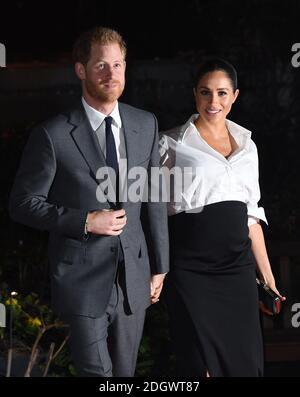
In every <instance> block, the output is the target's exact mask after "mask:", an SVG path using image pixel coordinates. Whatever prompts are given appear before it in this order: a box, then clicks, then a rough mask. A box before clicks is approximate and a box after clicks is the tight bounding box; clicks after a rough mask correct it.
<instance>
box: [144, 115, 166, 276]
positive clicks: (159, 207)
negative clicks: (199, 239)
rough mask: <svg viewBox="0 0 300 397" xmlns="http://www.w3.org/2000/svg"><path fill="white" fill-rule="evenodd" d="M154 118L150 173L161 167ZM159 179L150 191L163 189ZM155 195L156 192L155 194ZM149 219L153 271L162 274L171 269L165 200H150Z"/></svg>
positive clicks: (151, 182)
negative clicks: (159, 184)
mask: <svg viewBox="0 0 300 397" xmlns="http://www.w3.org/2000/svg"><path fill="white" fill-rule="evenodd" d="M153 118H154V140H153V145H152V151H151V157H150V162H149V170H148V172H149V175H150V174H151V169H152V167H156V168H157V169H159V167H160V165H159V164H160V155H159V149H158V142H159V137H158V128H157V120H156V117H155V116H154V115H153ZM153 184H154V185H155V186H153ZM156 184H157V181H152V180H151V178H150V191H151V190H152V189H153V188H154V189H155V190H157V189H161V188H160V187H158V186H157V185H156ZM154 196H155V194H154ZM147 209H148V220H149V225H148V226H149V230H150V235H151V242H152V253H151V254H152V255H151V258H152V261H151V264H150V266H151V273H152V274H161V273H167V272H168V271H169V235H168V215H167V203H166V202H164V200H159V201H157V202H156V201H151V199H149V200H148V203H147Z"/></svg>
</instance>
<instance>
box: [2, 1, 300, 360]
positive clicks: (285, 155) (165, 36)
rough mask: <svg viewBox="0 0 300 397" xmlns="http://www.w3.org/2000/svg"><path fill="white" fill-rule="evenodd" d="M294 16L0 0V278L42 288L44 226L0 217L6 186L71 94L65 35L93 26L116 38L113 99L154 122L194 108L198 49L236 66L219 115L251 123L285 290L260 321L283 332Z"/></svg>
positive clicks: (291, 178)
mask: <svg viewBox="0 0 300 397" xmlns="http://www.w3.org/2000/svg"><path fill="white" fill-rule="evenodd" d="M299 15H300V2H299V1H297V0H286V1H284V2H283V1H278V0H244V1H234V0H227V1H226V0H215V1H212V0H185V1H179V0H174V1H164V0H160V1H155V0H153V1H129V0H127V1H126V0H123V1H117V0H115V1H99V0H98V1H95V0H86V1H79V0H77V1H57V0H54V1H50V2H38V1H10V2H8V1H6V2H2V3H1V6H0V16H1V23H0V42H1V43H4V44H5V46H6V50H7V62H8V65H7V66H8V67H7V68H6V69H2V70H0V168H1V172H0V186H1V187H0V281H1V282H6V283H7V286H8V288H9V289H17V290H19V291H23V292H28V291H32V290H34V291H36V292H38V293H39V294H40V295H42V296H43V295H44V296H45V297H47V294H48V292H47V258H46V255H45V247H46V238H45V235H44V234H41V233H40V232H35V231H32V230H30V229H28V228H26V227H23V226H20V225H16V224H14V223H13V222H11V221H10V220H9V216H8V213H7V200H8V195H9V191H10V188H11V184H12V181H13V178H14V175H15V172H16V169H17V166H18V162H19V158H20V154H21V152H22V149H23V147H24V144H25V142H26V140H27V137H28V134H29V131H30V129H31V128H32V126H33V125H34V124H36V123H37V122H39V121H41V120H43V119H44V118H47V117H49V116H51V115H52V114H53V113H55V112H57V111H58V110H60V109H61V108H63V107H65V106H68V105H70V104H72V103H73V102H74V101H75V100H77V98H78V97H79V94H80V86H79V84H78V82H77V80H76V78H75V76H74V73H73V71H72V63H71V48H72V44H73V42H74V39H75V38H76V37H77V35H78V34H79V33H80V32H81V31H83V30H85V29H88V28H91V27H93V26H95V25H104V26H109V27H113V28H115V29H117V30H119V32H120V33H121V34H122V35H123V37H124V39H125V40H126V42H127V45H128V67H127V84H126V91H125V94H124V96H123V100H124V101H127V102H128V103H131V104H133V105H136V106H139V107H142V108H145V109H146V110H150V111H153V112H154V113H155V114H156V115H157V117H158V121H159V125H160V128H161V129H162V130H163V129H166V128H170V127H173V126H175V125H177V124H180V123H184V122H185V121H186V119H187V118H188V117H189V116H190V114H191V113H193V112H194V111H195V109H194V105H193V97H192V78H193V71H194V69H195V67H196V65H197V62H198V61H199V60H201V58H202V57H203V56H204V55H217V56H221V57H223V58H225V59H227V60H229V61H230V62H232V63H233V64H234V65H235V67H236V68H237V71H238V76H239V88H240V96H239V99H238V102H237V103H236V104H235V106H234V109H233V111H232V113H231V115H230V117H229V118H230V119H232V120H234V121H236V122H238V123H240V124H242V125H243V126H245V127H246V128H248V129H250V130H252V131H253V139H254V141H255V142H256V144H257V146H258V151H259V157H260V183H261V191H262V201H261V204H262V205H263V206H264V207H265V210H266V214H267V218H268V220H269V227H268V228H265V234H266V240H267V245H268V248H269V253H270V256H271V259H272V265H273V269H274V273H275V275H276V278H277V283H278V286H279V288H280V289H282V290H283V292H284V293H285V294H287V295H288V303H287V309H286V311H285V313H284V315H283V316H281V317H279V318H278V319H276V320H275V321H274V322H273V323H272V324H270V323H269V326H270V327H271V328H273V329H279V330H282V329H291V311H290V308H291V306H292V304H293V303H294V302H298V301H300V292H299V291H300V246H299V241H300V228H299V226H300V205H299V204H300V203H299V197H300V184H299V182H300V180H299V170H300V156H299V144H300V139H299V133H300V68H294V67H293V66H292V64H291V59H292V56H293V53H292V51H291V48H292V45H293V44H294V43H299V42H300V23H299ZM37 281H38V282H37ZM267 325H268V324H267ZM158 326H159V324H158ZM151 332H152V334H153V332H154V331H153V329H152V331H151ZM154 334H155V332H154ZM146 337H147V335H146ZM156 337H157V340H159V338H161V334H160V335H157V336H156ZM297 338H298V340H300V339H299V335H298V336H297ZM285 339H287V340H288V339H289V337H286V338H285ZM298 360H300V349H299V357H298Z"/></svg>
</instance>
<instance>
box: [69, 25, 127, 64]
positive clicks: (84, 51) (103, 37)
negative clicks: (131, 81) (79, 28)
mask: <svg viewBox="0 0 300 397" xmlns="http://www.w3.org/2000/svg"><path fill="white" fill-rule="evenodd" d="M94 43H97V44H101V45H106V44H111V43H117V44H119V46H120V49H121V51H122V53H123V55H124V58H125V57H126V51H127V49H126V43H125V41H124V40H123V37H122V36H121V35H120V33H118V32H117V31H116V30H113V29H110V28H105V27H102V26H97V27H95V28H93V29H91V30H88V31H87V32H84V33H82V34H81V35H80V36H79V37H78V39H77V40H76V42H75V44H74V47H73V60H74V62H80V63H82V64H83V65H86V64H87V63H88V61H89V59H90V54H91V47H92V44H94Z"/></svg>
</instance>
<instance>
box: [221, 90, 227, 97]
mask: <svg viewBox="0 0 300 397" xmlns="http://www.w3.org/2000/svg"><path fill="white" fill-rule="evenodd" d="M219 95H220V96H225V95H227V92H226V91H219Z"/></svg>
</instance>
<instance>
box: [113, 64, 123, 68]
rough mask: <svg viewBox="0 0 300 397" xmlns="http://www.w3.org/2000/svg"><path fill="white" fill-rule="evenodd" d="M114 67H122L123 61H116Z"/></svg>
mask: <svg viewBox="0 0 300 397" xmlns="http://www.w3.org/2000/svg"><path fill="white" fill-rule="evenodd" d="M114 67H115V68H116V69H119V68H121V67H122V64H121V63H115V64H114Z"/></svg>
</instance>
